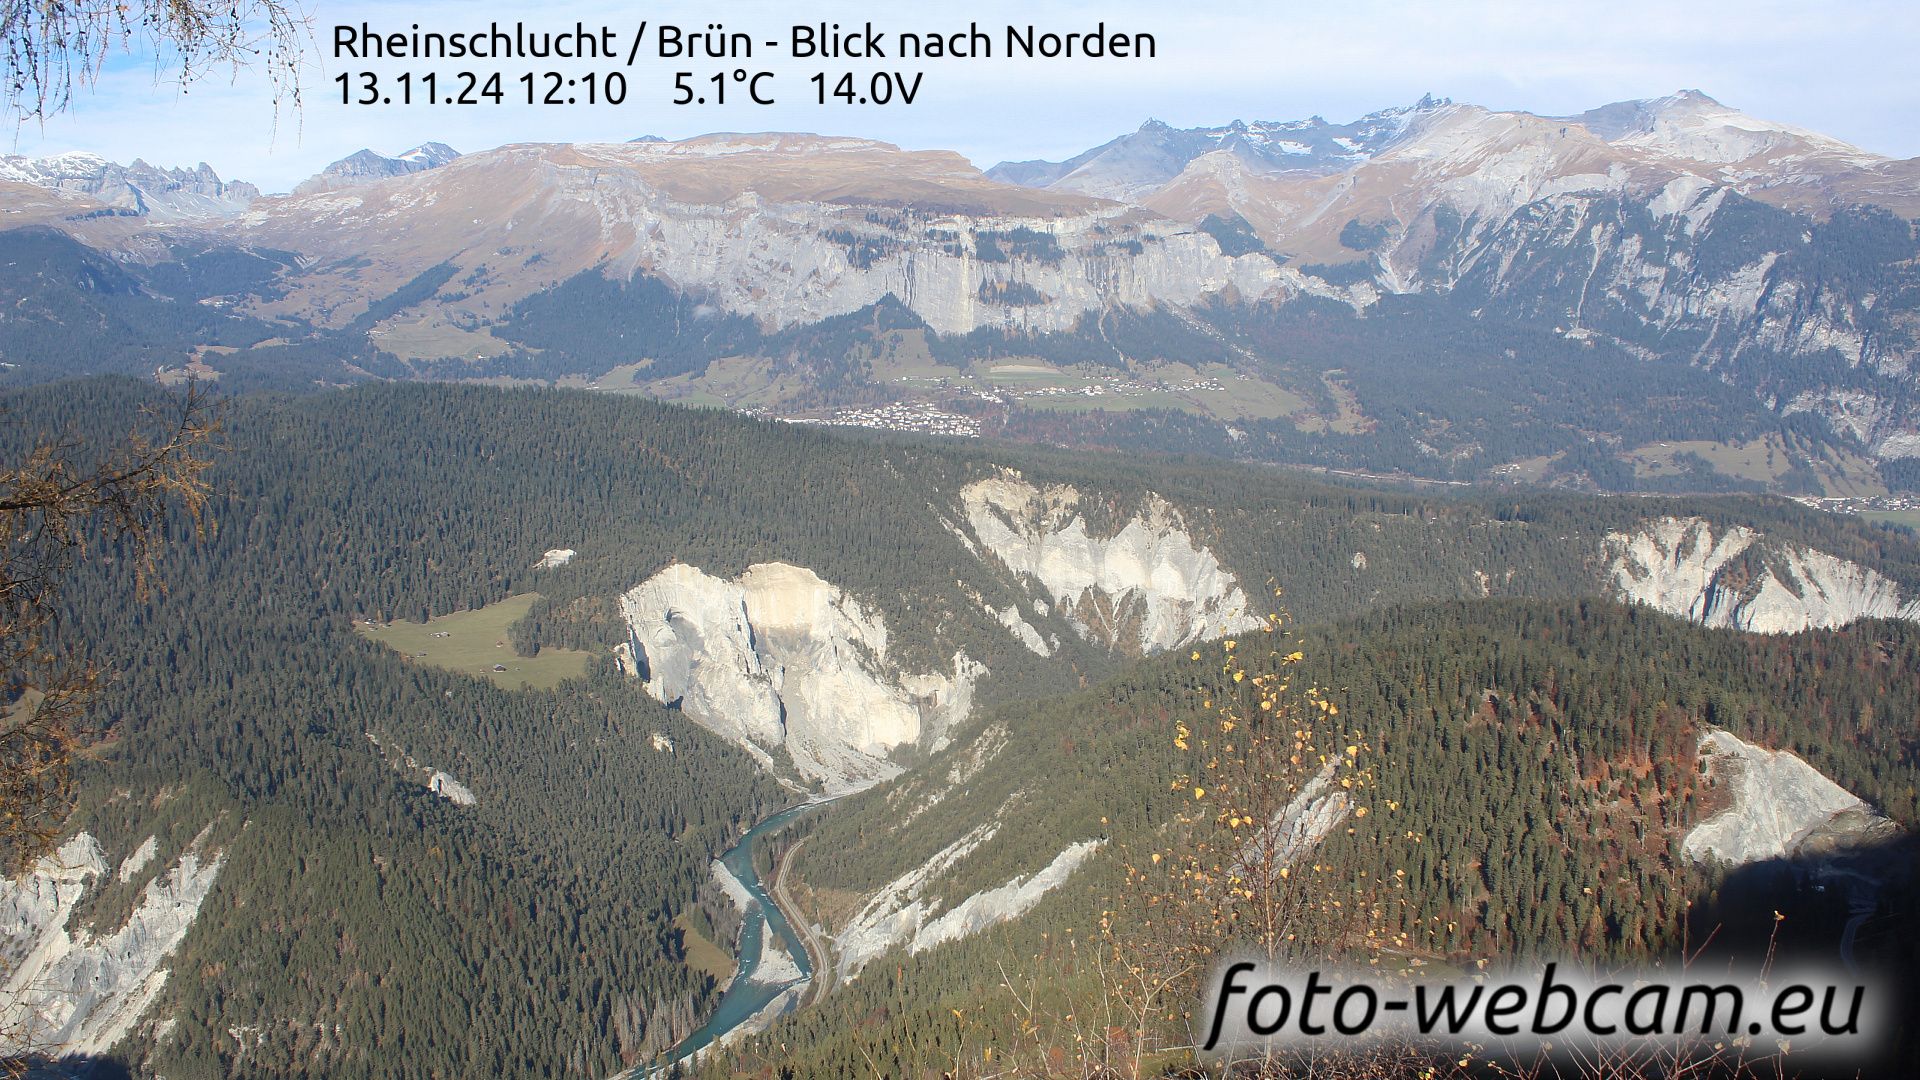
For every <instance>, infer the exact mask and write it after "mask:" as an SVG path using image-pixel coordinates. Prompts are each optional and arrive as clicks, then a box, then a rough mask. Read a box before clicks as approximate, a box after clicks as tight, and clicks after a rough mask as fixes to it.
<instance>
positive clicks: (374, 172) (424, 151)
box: [293, 142, 460, 195]
mask: <svg viewBox="0 0 1920 1080" xmlns="http://www.w3.org/2000/svg"><path fill="white" fill-rule="evenodd" d="M459 157H460V152H459V151H458V150H455V149H454V148H453V147H451V146H448V145H447V144H446V143H438V142H430V143H421V144H420V145H419V146H416V147H414V148H413V149H411V150H408V151H407V152H405V153H403V154H395V155H393V156H392V157H388V156H387V155H385V154H377V153H375V152H373V151H372V150H361V151H359V152H358V153H354V154H349V155H348V156H346V157H343V158H341V159H340V160H339V161H336V162H334V163H333V164H331V165H328V166H327V167H326V168H324V169H322V170H320V172H319V173H318V174H317V175H315V176H313V177H310V178H308V179H307V180H304V181H302V182H301V183H300V186H298V187H296V188H294V189H293V193H294V194H295V195H315V194H319V193H320V192H323V191H337V190H339V189H340V188H346V187H354V186H357V185H360V184H371V183H373V182H375V181H377V180H386V179H389V178H392V177H395V176H406V175H409V174H411V173H417V172H425V171H427V170H428V169H437V168H439V167H440V166H442V165H445V164H447V163H448V162H450V161H453V160H455V159H457V158H459Z"/></svg>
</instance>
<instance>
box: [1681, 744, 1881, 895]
mask: <svg viewBox="0 0 1920 1080" xmlns="http://www.w3.org/2000/svg"><path fill="white" fill-rule="evenodd" d="M1700 756H1701V758H1702V759H1704V760H1705V762H1706V765H1707V775H1708V778H1709V780H1710V782H1712V783H1714V784H1717V785H1730V786H1731V788H1732V792H1733V805H1732V806H1730V807H1728V808H1727V809H1725V810H1722V811H1721V812H1720V813H1718V814H1715V815H1714V816H1713V817H1711V818H1708V819H1707V820H1706V821H1703V822H1701V823H1700V824H1698V825H1696V826H1694V828H1693V830H1692V831H1690V832H1688V833H1687V837H1686V840H1685V841H1684V842H1683V844H1682V849H1683V850H1684V851H1685V852H1686V853H1687V856H1688V857H1689V858H1691V859H1693V860H1694V861H1695V862H1701V863H1709V862H1719V863H1726V864H1729V865H1732V866H1740V865H1743V864H1745V863H1750V862H1758V861H1760V860H1763V859H1778V858H1785V857H1789V856H1794V855H1801V854H1809V853H1813V852H1815V851H1817V850H1820V849H1823V848H1830V847H1832V846H1834V845H1836V844H1846V843H1849V842H1853V841H1858V840H1860V839H1863V838H1872V837H1879V836H1885V835H1889V834H1891V833H1892V832H1893V831H1894V826H1893V824H1892V822H1890V821H1888V820H1887V819H1886V818H1884V817H1881V816H1880V815H1878V814H1875V813H1874V812H1873V811H1872V810H1871V809H1870V808H1869V807H1868V806H1867V804H1866V803H1865V802H1863V801H1861V800H1860V799H1859V797H1857V796H1855V795H1854V794H1853V793H1852V792H1849V791H1848V790H1846V789H1845V788H1843V787H1841V786H1840V785H1839V784H1836V783H1834V782H1833V781H1832V780H1830V779H1828V778H1827V777H1826V776H1825V775H1824V774H1822V773H1821V772H1820V770H1818V769H1815V768H1814V767H1813V766H1811V765H1809V764H1807V763H1806V762H1805V761H1802V760H1801V759H1800V758H1798V757H1796V756H1794V755H1793V754H1790V753H1788V752H1786V751H1785V750H1767V749H1765V748H1763V747H1759V746H1755V745H1754V744H1752V743H1750V742H1746V741H1745V740H1743V739H1740V738H1738V737H1736V736H1734V735H1732V734H1729V733H1728V732H1725V731H1709V732H1707V733H1706V734H1704V735H1702V736H1701V737H1700Z"/></svg>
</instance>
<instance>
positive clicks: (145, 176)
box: [0, 153, 260, 222]
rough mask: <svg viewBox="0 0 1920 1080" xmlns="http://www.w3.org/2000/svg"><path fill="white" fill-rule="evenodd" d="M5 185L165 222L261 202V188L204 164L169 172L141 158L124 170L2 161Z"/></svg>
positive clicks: (83, 161) (77, 160) (97, 164)
mask: <svg viewBox="0 0 1920 1080" xmlns="http://www.w3.org/2000/svg"><path fill="white" fill-rule="evenodd" d="M0 180H4V181H10V182H13V183H19V184H32V185H34V186H35V187H42V188H46V189H48V190H50V191H59V192H65V193H67V194H69V195H80V196H85V197H86V198H87V199H89V200H91V201H93V202H96V203H98V204H100V206H102V207H104V208H107V209H111V210H117V211H121V212H123V213H126V214H128V215H130V216H133V217H142V218H150V219H152V220H154V221H160V222H182V221H205V220H208V219H211V218H217V217H221V216H223V215H226V214H235V213H239V212H240V211H241V210H244V209H246V208H247V206H248V205H250V204H251V203H252V202H253V200H255V199H257V198H259V197H260V189H259V188H257V187H254V186H253V185H252V184H249V183H246V182H244V181H239V180H221V179H220V175H219V174H218V173H216V172H214V171H213V169H212V168H211V167H210V166H208V165H207V163H206V162H204V161H203V162H201V163H200V165H199V166H198V167H197V168H193V169H182V168H173V169H169V168H163V167H160V166H155V165H149V164H147V163H146V162H145V161H142V160H140V159H139V158H135V159H134V161H133V164H131V165H120V164H116V163H114V162H111V161H108V160H107V159H106V158H103V157H100V156H99V155H97V154H87V153H68V154H55V155H53V156H51V157H43V158H30V157H22V156H19V155H8V156H6V157H0Z"/></svg>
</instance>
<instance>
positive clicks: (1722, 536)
mask: <svg viewBox="0 0 1920 1080" xmlns="http://www.w3.org/2000/svg"><path fill="white" fill-rule="evenodd" d="M1603 554H1604V557H1605V558H1606V560H1607V576H1608V581H1609V583H1610V585H1611V586H1612V588H1613V589H1614V591H1615V593H1616V595H1618V596H1619V597H1620V598H1621V599H1623V600H1628V601H1631V602H1633V603H1637V604H1646V605H1648V606H1649V607H1655V608H1658V609H1660V610H1661V611H1665V612H1667V613H1669V614H1672V615H1678V616H1680V617H1682V618H1685V619H1691V620H1692V621H1694V622H1697V623H1701V624H1703V625H1706V626H1717V627H1727V628H1733V629H1739V630H1752V631H1757V632H1759V633H1766V634H1786V633H1793V632H1796V631H1799V630H1807V629H1821V628H1831V627H1837V626H1845V625H1846V624H1847V623H1850V622H1853V621H1854V620H1855V619H1867V618H1875V619H1888V618H1893V619H1915V618H1917V617H1920V599H1913V598H1906V597H1903V596H1902V594H1901V590H1900V587H1899V586H1898V585H1897V584H1896V583H1894V582H1893V581H1891V580H1889V579H1888V578H1886V577H1885V576H1884V575H1882V574H1880V573H1878V572H1877V571H1874V570H1870V569H1868V568H1867V567H1864V566H1861V565H1859V564H1858V563H1852V562H1848V561H1847V560H1845V559H1840V558H1836V557H1834V556H1832V555H1829V554H1827V553H1826V552H1823V551H1815V550H1813V549H1811V548H1806V547H1799V546H1794V545H1786V544H1775V543H1770V542H1767V541H1765V539H1764V538H1763V537H1762V536H1761V535H1760V534H1759V533H1757V532H1755V531H1753V530H1752V529H1748V528H1745V527H1743V526H1737V525H1736V526H1733V527H1731V528H1727V529H1722V530H1720V532H1719V534H1718V535H1715V531H1714V526H1713V525H1712V523H1710V522H1708V521H1707V520H1706V519H1704V518H1698V517H1686V518H1680V517H1666V518H1661V519H1659V520H1657V521H1651V522H1648V523H1647V524H1645V525H1643V526H1642V527H1641V528H1639V529H1636V530H1634V531H1633V532H1615V533H1609V534H1607V537H1606V540H1605V541H1604V542H1603Z"/></svg>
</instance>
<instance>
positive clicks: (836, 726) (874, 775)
mask: <svg viewBox="0 0 1920 1080" xmlns="http://www.w3.org/2000/svg"><path fill="white" fill-rule="evenodd" d="M621 610H622V612H623V614H624V615H625V617H626V620H627V625H628V627H629V630H630V632H631V635H632V637H631V649H632V663H633V666H634V671H635V672H636V674H638V675H639V676H641V677H643V678H644V679H645V680H646V686H647V692H648V693H650V694H652V695H653V696H654V697H655V698H656V699H658V700H660V701H661V702H664V703H666V704H670V705H678V706H679V707H680V708H681V709H682V710H683V711H684V712H686V714H687V715H688V716H690V717H692V718H693V719H694V720H696V721H698V722H699V723H700V724H702V725H704V726H705V727H707V728H709V729H711V730H713V731H715V732H717V733H718V734H720V735H722V736H724V737H726V738H728V739H730V740H732V741H733V742H736V743H738V744H740V745H741V746H743V747H746V748H747V749H748V751H749V752H751V753H753V754H755V756H757V757H759V758H760V759H761V760H762V761H763V762H764V763H767V764H769V765H771V764H772V763H773V760H774V759H773V756H772V755H773V752H774V751H779V750H784V751H785V753H786V754H787V756H788V757H789V758H790V759H791V760H792V762H793V766H794V768H795V770H796V771H798V772H799V773H800V775H801V776H803V777H805V778H807V779H808V780H817V781H820V782H822V783H823V784H825V786H826V787H827V789H828V790H829V791H849V790H857V789H859V788H864V787H869V786H871V785H873V784H875V783H878V782H879V781H881V780H884V779H887V778H889V777H892V776H895V775H897V774H898V773H899V771H900V769H899V766H897V765H895V764H894V763H892V762H891V761H889V760H887V755H888V753H889V752H891V751H892V750H894V749H895V748H897V747H901V746H907V745H929V746H930V745H935V744H937V743H938V742H939V740H940V739H941V737H942V736H943V735H944V734H945V732H946V730H947V729H948V728H949V727H950V726H951V725H952V724H954V723H955V722H957V721H959V720H960V719H962V718H964V717H965V716H966V714H967V712H968V711H969V709H970V708H971V707H972V700H973V695H972V691H973V683H974V681H975V680H977V679H978V678H980V677H981V676H982V675H983V674H985V671H986V669H985V668H983V667H981V666H980V665H979V664H976V663H974V662H973V661H972V660H970V659H969V658H968V657H967V656H966V655H965V654H964V653H957V654H955V656H954V658H953V671H952V674H951V675H946V674H942V673H939V672H930V673H916V674H907V673H904V672H902V671H900V670H899V669H898V667H897V666H896V665H895V664H894V662H893V661H892V659H891V658H890V657H889V655H888V651H887V626H886V622H885V620H883V619H882V618H881V617H880V615H879V613H878V612H875V611H870V610H869V609H868V608H867V607H866V606H864V605H863V604H861V603H860V602H859V601H858V600H856V599H854V598H853V597H850V596H847V595H845V594H844V593H842V592H841V591H840V589H839V588H837V587H835V586H834V585H832V584H829V583H828V582H826V581H823V580H822V579H821V578H820V577H819V575H817V574H815V573H814V572H813V571H811V570H808V569H806V568H804V567H799V566H791V565H788V564H786V563H759V564H756V565H754V566H751V567H749V568H748V569H747V571H746V572H745V573H744V574H742V575H740V576H739V577H738V578H736V579H734V580H732V581H725V580H722V579H720V578H717V577H713V576H711V575H709V574H706V573H703V572H702V571H700V570H699V569H698V568H696V567H692V566H686V565H683V564H676V565H673V566H669V567H667V568H666V569H664V570H662V571H660V572H659V573H658V574H655V575H654V576H653V577H651V578H649V579H648V580H647V581H646V582H644V583H642V584H640V585H638V586H636V587H635V588H633V589H632V590H630V591H628V592H627V593H626V594H625V595H624V596H623V597H621Z"/></svg>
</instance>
